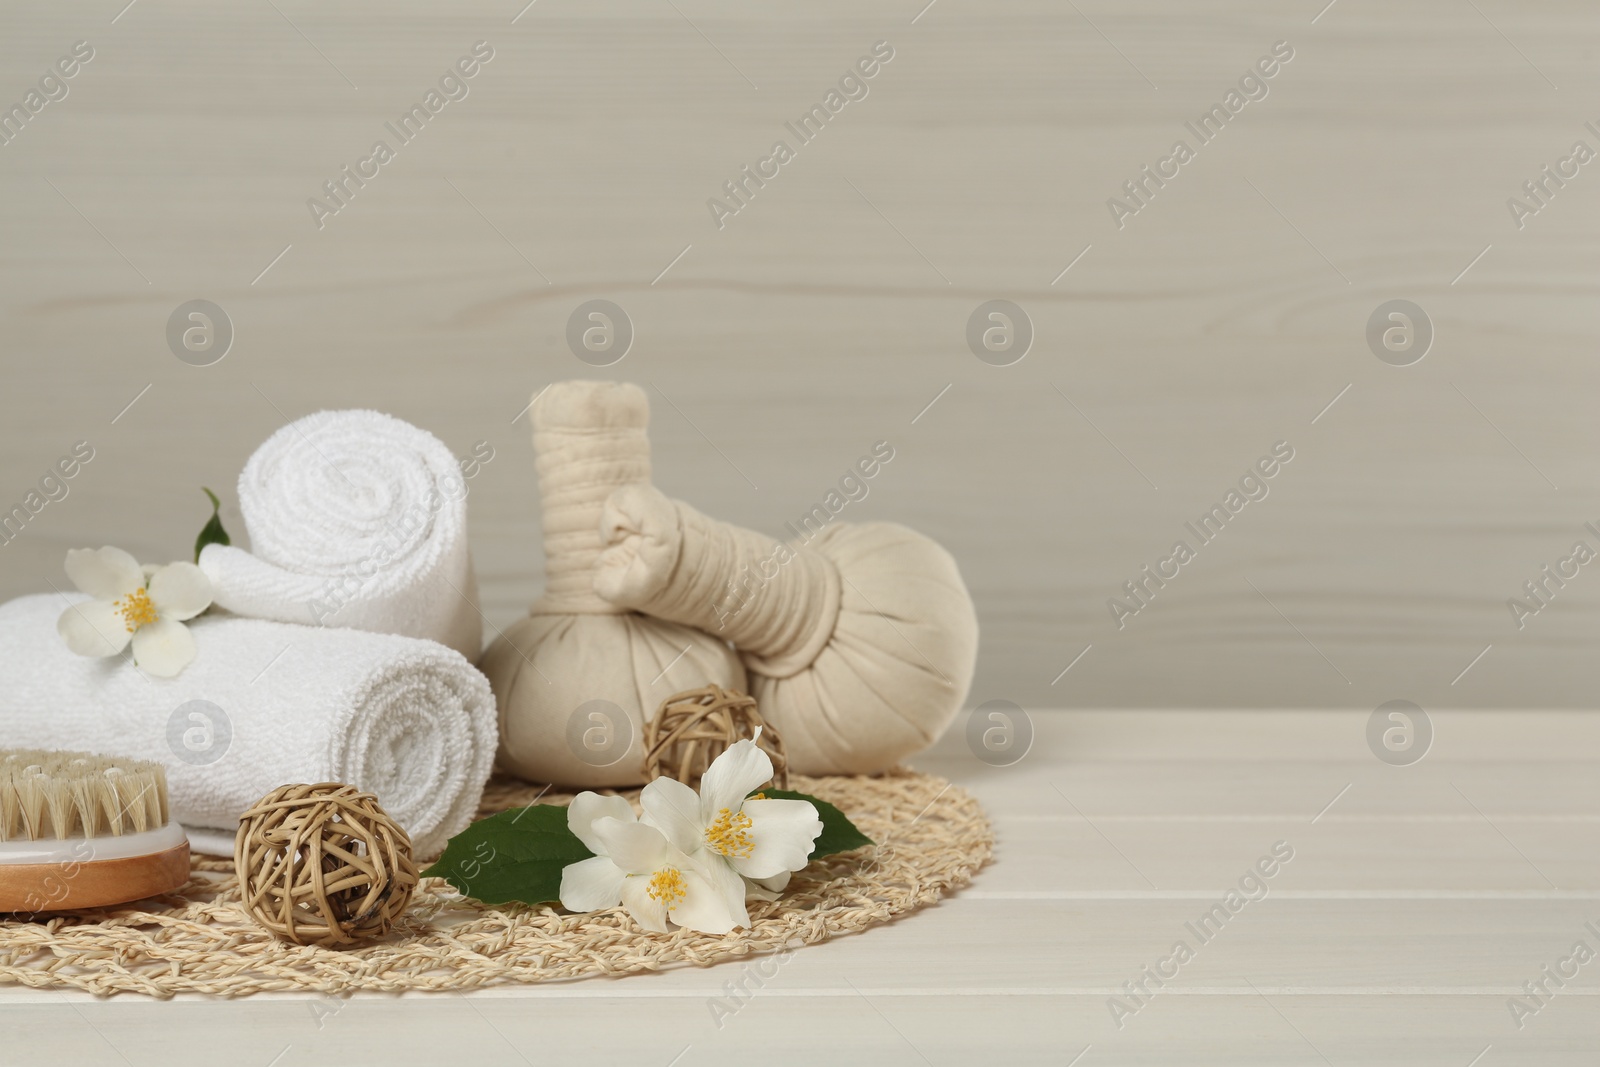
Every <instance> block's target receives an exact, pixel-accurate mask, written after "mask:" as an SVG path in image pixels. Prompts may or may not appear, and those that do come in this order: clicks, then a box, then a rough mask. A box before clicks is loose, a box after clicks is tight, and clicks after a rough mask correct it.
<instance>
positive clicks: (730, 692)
mask: <svg viewBox="0 0 1600 1067" xmlns="http://www.w3.org/2000/svg"><path fill="white" fill-rule="evenodd" d="M758 729H759V730H760V731H761V736H760V738H756V731H757V730H758ZM749 740H755V742H756V744H757V745H758V746H759V747H760V748H761V750H762V751H764V752H765V753H766V754H767V755H768V756H769V757H771V759H772V783H773V785H775V786H776V787H777V788H779V789H784V788H787V787H788V785H789V761H788V759H787V758H786V757H785V756H784V754H783V739H782V738H781V737H779V736H778V732H777V731H776V730H774V729H773V728H772V727H771V725H769V724H768V723H767V722H766V721H765V720H764V719H762V718H761V712H760V711H759V710H757V708H756V701H755V698H754V697H751V696H746V695H745V694H744V693H741V692H739V691H738V690H737V689H723V688H722V687H721V686H719V685H707V686H703V687H701V688H699V689H689V690H686V691H684V692H682V693H674V694H673V695H672V696H670V697H668V698H667V699H666V700H665V701H664V702H663V703H662V705H661V708H660V710H658V711H657V712H656V714H655V718H653V719H651V720H650V721H649V722H648V723H646V724H645V728H644V748H645V754H644V776H645V778H646V780H653V779H655V778H657V777H667V778H676V779H677V780H678V781H680V782H682V783H684V784H685V785H688V786H698V785H699V784H700V776H701V775H703V774H705V773H706V768H707V767H709V766H711V761H712V760H714V759H716V758H717V757H718V756H720V755H722V753H723V752H725V751H727V749H728V747H729V746H730V745H732V744H733V743H734V742H736V741H749Z"/></svg>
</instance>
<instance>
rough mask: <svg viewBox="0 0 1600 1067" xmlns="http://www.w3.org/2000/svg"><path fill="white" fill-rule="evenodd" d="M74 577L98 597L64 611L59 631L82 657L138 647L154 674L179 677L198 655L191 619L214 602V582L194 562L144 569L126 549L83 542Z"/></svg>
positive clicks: (137, 654) (74, 558)
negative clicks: (212, 583) (89, 545)
mask: <svg viewBox="0 0 1600 1067" xmlns="http://www.w3.org/2000/svg"><path fill="white" fill-rule="evenodd" d="M66 571H67V577H69V578H71V579H72V584H74V585H76V586H77V587H78V589H79V590H80V591H82V592H84V593H88V594H89V595H90V596H91V597H93V598H94V599H93V600H88V601H85V602H83V603H81V604H74V605H72V606H71V607H69V608H67V610H66V611H64V612H62V613H61V618H60V619H59V620H57V622H56V632H57V633H59V634H60V635H61V639H62V640H63V641H65V642H66V643H67V647H68V648H70V649H72V651H74V652H76V653H77V654H78V655H80V656H115V655H117V654H118V653H119V652H121V651H122V650H123V649H125V648H127V647H128V645H129V643H130V642H131V643H132V645H133V661H134V663H135V664H137V665H138V667H139V669H140V670H142V671H144V672H145V673H146V674H152V675H155V676H156V677H158V678H171V677H173V676H174V675H176V674H177V673H178V672H180V671H182V670H183V668H185V667H187V666H188V665H189V663H190V661H192V660H193V659H194V657H195V645H194V636H193V635H192V634H190V633H189V628H188V627H187V626H185V625H184V622H185V621H187V620H189V619H192V618H194V617H195V616H196V615H198V614H200V613H201V612H202V611H204V610H206V608H208V607H210V606H211V581H210V579H208V578H207V577H206V576H205V573H204V572H203V571H201V570H200V568H199V567H196V566H195V565H194V564H193V563H172V564H169V565H168V566H165V567H153V568H141V567H140V566H139V561H138V560H136V559H134V558H133V556H131V555H130V554H128V553H127V552H124V551H123V550H122V549H120V548H112V547H109V546H107V547H106V548H101V549H98V550H96V549H90V548H75V549H72V550H71V551H69V552H68V553H67V563H66Z"/></svg>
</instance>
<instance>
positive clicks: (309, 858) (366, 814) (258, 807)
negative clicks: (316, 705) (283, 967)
mask: <svg viewBox="0 0 1600 1067" xmlns="http://www.w3.org/2000/svg"><path fill="white" fill-rule="evenodd" d="M233 863H234V867H235V868H236V870H237V872H238V876H239V892H240V903H241V904H242V905H243V907H244V909H245V911H246V912H248V913H249V915H250V916H251V918H253V919H255V921H256V922H258V923H260V924H261V925H262V926H264V927H265V928H266V929H267V930H269V931H271V932H272V933H273V934H275V935H276V936H278V937H280V938H282V939H283V940H285V941H292V942H294V943H295V944H297V945H319V946H321V947H323V948H342V947H347V946H351V945H357V944H360V943H361V942H363V941H368V940H371V939H373V938H377V937H381V936H383V934H385V933H386V932H388V930H389V928H390V927H391V926H392V925H393V924H394V921H395V919H397V918H398V917H399V916H400V915H401V914H402V913H404V911H405V910H406V906H407V905H409V904H410V903H411V894H412V893H413V892H415V891H416V888H417V865H416V864H415V863H414V862H413V861H412V858H411V839H410V838H409V837H407V836H406V832H405V831H404V830H402V829H401V828H400V827H399V826H398V825H397V824H396V823H395V821H394V820H393V819H391V818H389V816H388V815H387V814H386V813H385V812H384V810H383V809H382V808H381V807H379V806H378V800H377V798H376V797H374V796H373V795H372V794H371V793H363V792H361V791H360V790H358V789H357V788H356V787H355V786H353V785H341V784H339V783H338V782H323V783H321V784H319V785H285V786H280V787H278V788H277V789H274V790H273V791H272V792H270V793H268V794H267V795H266V796H264V797H262V798H261V799H260V800H259V801H257V802H256V804H255V806H254V807H252V808H251V809H250V810H249V811H247V812H245V813H244V814H243V815H241V816H240V817H239V833H238V835H237V836H236V837H235V838H234V843H233Z"/></svg>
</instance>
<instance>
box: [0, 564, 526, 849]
mask: <svg viewBox="0 0 1600 1067" xmlns="http://www.w3.org/2000/svg"><path fill="white" fill-rule="evenodd" d="M84 599H86V598H83V597H80V596H77V595H76V594H74V595H73V596H70V597H66V598H63V597H61V596H59V595H54V594H46V595H42V596H27V597H21V598H19V599H17V600H13V601H11V602H9V603H7V604H4V605H0V649H4V655H0V746H3V747H8V748H65V749H76V750H80V751H81V750H88V751H92V752H99V753H104V754H109V755H119V756H128V757H132V758H137V759H150V760H157V761H159V762H160V763H162V764H163V765H164V766H165V767H166V770H167V785H168V789H169V792H170V796H171V802H172V811H173V813H174V814H175V815H176V817H177V819H178V821H179V822H181V823H183V824H184V825H185V827H189V828H191V829H204V828H211V829H214V830H216V831H218V832H219V833H221V834H225V835H226V837H227V839H228V840H231V839H232V836H233V833H234V831H235V830H236V829H237V828H238V820H239V816H240V814H242V813H243V812H244V811H245V810H246V809H247V808H249V807H250V805H251V804H253V803H255V802H256V801H257V800H259V799H260V798H261V797H262V796H264V795H265V794H266V793H267V792H269V791H270V790H272V789H275V788H277V787H278V786H280V785H287V784H289V783H291V782H305V783H316V782H344V783H347V784H349V785H353V786H356V787H357V788H358V789H363V790H366V791H368V792H371V793H374V794H376V795H377V797H378V801H379V803H380V804H382V805H383V807H384V809H385V810H386V811H388V813H389V814H390V815H391V816H393V817H394V818H395V820H396V821H398V822H399V823H400V825H401V826H403V827H405V829H406V832H407V833H408V834H410V835H411V840H412V844H413V845H414V846H415V849H416V851H417V854H418V855H419V856H424V857H426V856H432V855H435V854H437V853H438V852H440V851H442V850H443V848H444V844H445V841H446V840H447V839H448V838H449V837H450V836H451V835H452V834H455V833H458V832H460V831H461V830H462V829H463V828H464V827H465V826H466V825H467V823H468V822H470V821H471V819H472V815H473V813H474V811H475V810H476V809H477V805H478V800H479V798H480V796H481V795H482V793H483V785H484V782H485V781H487V780H488V777H489V770H490V767H491V765H492V763H493V761H494V751H495V745H496V742H497V736H496V734H497V732H496V721H495V703H494V694H493V693H492V692H490V690H489V683H488V680H487V679H485V678H484V677H483V675H481V674H479V673H478V671H477V669H476V668H474V667H473V666H472V664H470V663H468V662H467V661H466V660H465V659H463V658H462V657H461V656H460V655H459V654H457V653H455V652H452V651H451V650H450V649H448V648H445V647H443V646H442V645H439V644H436V643H435V642H432V641H424V640H419V639H417V638H413V637H400V636H397V635H393V634H371V633H364V632H362V631H360V630H347V629H336V628H331V627H330V628H313V627H307V626H297V625H292V624H287V623H280V622H269V621H266V620H263V619H243V618H238V617H234V616H229V615H204V616H201V617H200V618H198V619H195V620H194V621H193V622H191V623H189V628H190V631H191V632H192V633H193V634H194V638H195V644H196V647H197V649H198V654H197V656H196V657H195V660H194V662H192V663H190V664H189V666H188V667H186V668H184V671H183V673H182V674H180V675H178V676H177V677H176V678H152V677H150V676H148V675H146V674H144V673H142V672H141V671H139V670H138V669H137V668H136V667H134V666H133V664H131V663H130V662H128V660H127V657H125V656H118V657H114V658H109V659H104V660H96V659H85V658H83V657H82V656H78V655H75V654H74V653H72V652H71V651H69V650H68V649H67V647H66V645H65V644H64V643H63V642H62V640H61V638H60V637H59V636H58V635H57V633H56V619H57V617H58V616H59V615H60V614H61V612H62V610H63V608H64V606H65V605H66V604H67V603H69V602H70V603H77V602H80V601H82V600H84ZM194 701H204V702H206V703H204V704H192V703H191V702H194ZM186 705H187V706H186ZM217 709H220V712H219V711H218V710H217ZM193 836H194V837H195V839H196V841H197V842H200V841H201V840H203V838H204V836H205V835H202V834H195V835H193Z"/></svg>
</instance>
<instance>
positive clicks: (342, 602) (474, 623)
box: [200, 411, 483, 659]
mask: <svg viewBox="0 0 1600 1067" xmlns="http://www.w3.org/2000/svg"><path fill="white" fill-rule="evenodd" d="M466 496H467V488H466V482H465V480H464V479H463V478H462V477H461V470H460V468H459V466H458V465H457V463H456V459H455V457H454V456H452V455H451V454H450V450H449V449H448V448H446V447H445V446H444V444H443V443H442V442H441V441H440V440H439V439H438V438H436V437H434V436H433V435H432V434H430V433H428V432H427V431H426V430H420V429H418V428H417V427H415V426H412V425H411V424H410V423H408V422H404V421H402V420H400V419H397V418H395V417H393V416H392V415H384V414H381V413H380V412H376V411H320V412H318V413H316V414H315V415H307V416H306V417H305V418H303V419H297V420H295V421H294V422H291V423H289V424H288V425H287V426H284V427H283V428H282V429H280V430H279V431H278V432H277V433H275V434H273V435H272V436H271V437H269V438H268V439H267V440H266V442H265V443H263V444H262V445H261V447H260V448H258V449H256V451H255V454H254V455H252V456H251V457H250V460H249V462H248V463H246V464H245V468H244V472H243V473H242V474H240V475H239V509H240V510H241V511H242V512H243V513H244V524H245V529H246V532H248V533H249V535H250V551H248V552H246V551H244V550H243V549H239V548H235V547H230V546H226V545H208V546H207V547H206V549H205V551H204V552H203V553H201V556H200V567H201V569H202V570H204V571H205V572H206V576H207V577H208V578H210V579H211V585H212V587H213V590H214V591H215V596H216V603H217V605H218V606H219V607H223V608H226V609H228V610H229V611H232V612H235V613H237V614H239V615H248V616H251V617H253V618H260V619H276V620H278V621H280V622H299V623H308V624H311V625H316V626H348V627H353V628H355V629H358V630H371V631H373V632H376V633H392V634H405V635H407V636H410V637H426V638H429V639H430V640H434V641H438V642H439V643H440V644H443V645H448V646H449V647H450V648H453V649H455V650H456V651H457V652H460V653H461V654H462V655H463V656H466V657H467V658H469V659H476V658H477V655H478V653H479V652H480V651H481V650H482V648H483V616H482V615H481V614H480V613H479V611H478V588H477V580H476V579H475V578H474V576H473V573H472V560H471V557H470V555H469V554H468V551H467V501H466Z"/></svg>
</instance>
